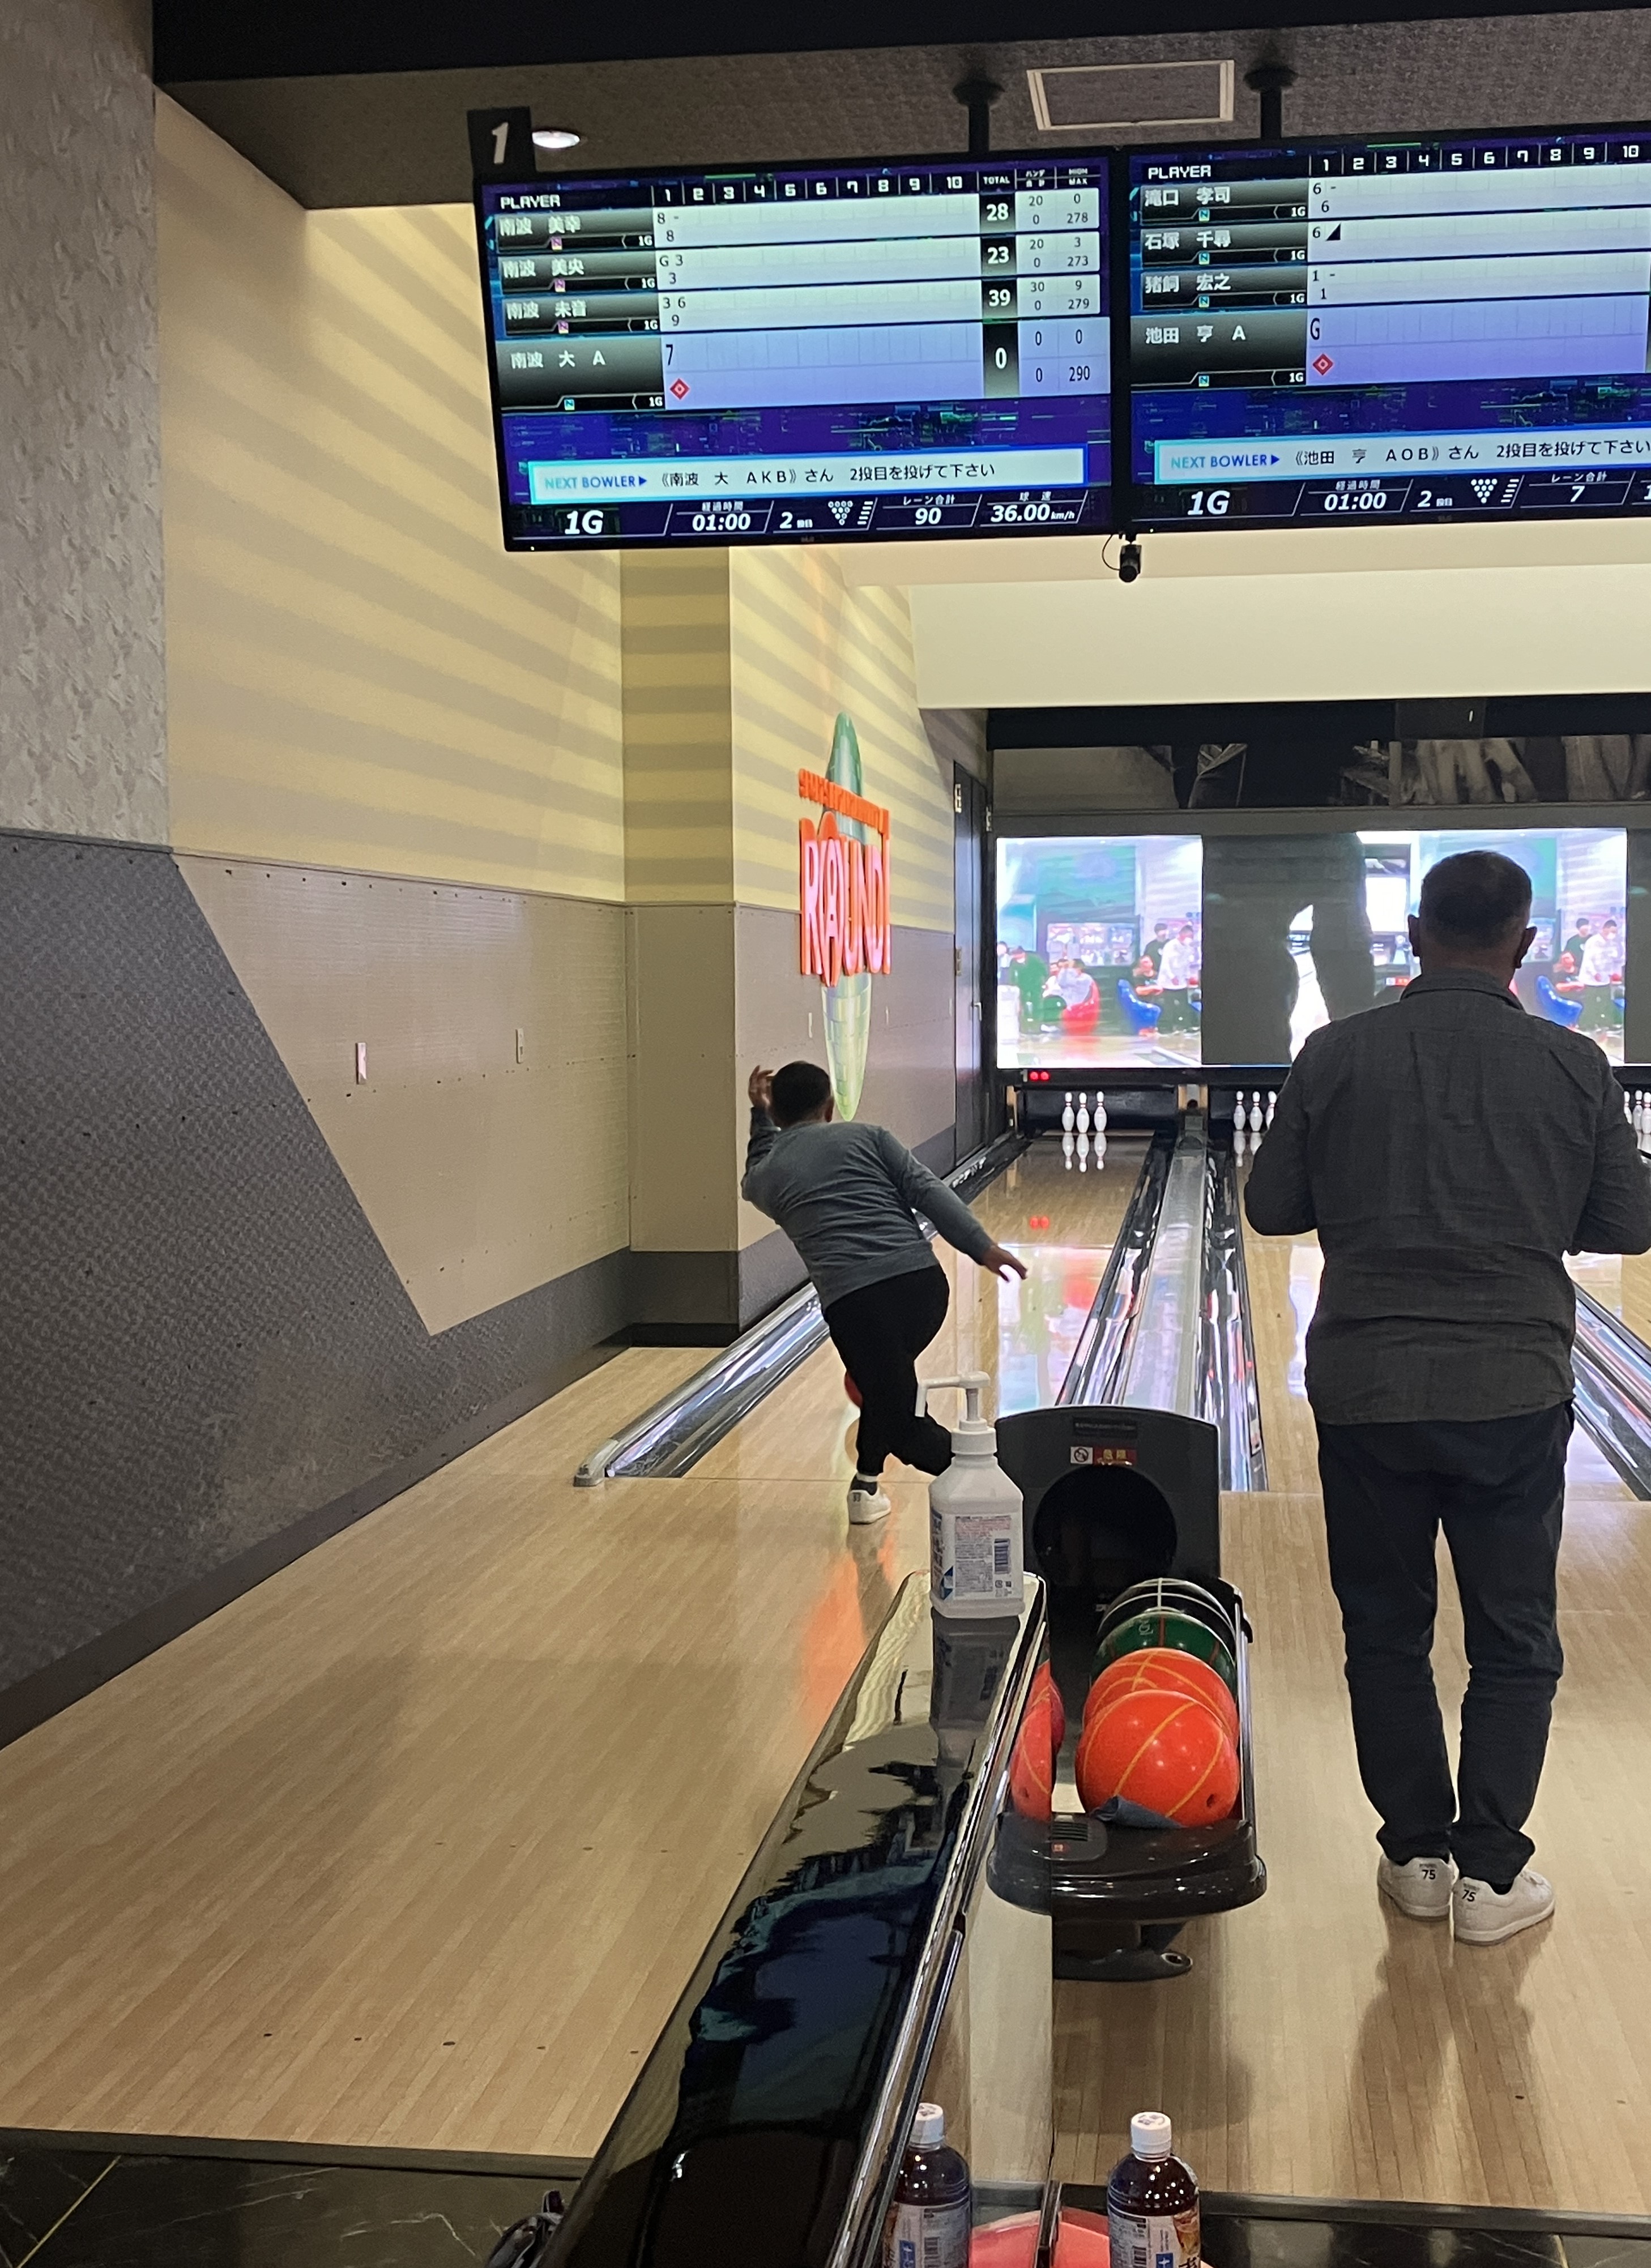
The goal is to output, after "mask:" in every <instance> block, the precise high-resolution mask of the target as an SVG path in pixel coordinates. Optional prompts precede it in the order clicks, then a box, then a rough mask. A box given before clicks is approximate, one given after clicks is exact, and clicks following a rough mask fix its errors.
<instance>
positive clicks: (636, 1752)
mask: <svg viewBox="0 0 1651 2268" xmlns="http://www.w3.org/2000/svg"><path fill="white" fill-rule="evenodd" d="M1139 1155H1140V1149H1139V1144H1132V1143H1131V1142H1128V1141H1113V1142H1111V1143H1110V1144H1109V1150H1108V1155H1107V1159H1106V1163H1105V1166H1104V1169H1103V1170H1102V1171H1100V1172H1097V1171H1096V1169H1095V1160H1094V1158H1093V1156H1092V1157H1091V1160H1090V1161H1089V1166H1088V1169H1087V1172H1084V1173H1080V1172H1079V1171H1078V1170H1077V1167H1076V1163H1075V1161H1074V1165H1073V1167H1072V1170H1071V1171H1070V1172H1069V1171H1067V1170H1066V1168H1065V1166H1064V1163H1063V1160H1062V1157H1061V1153H1060V1148H1059V1145H1058V1143H1057V1144H1052V1145H1051V1144H1044V1145H1040V1146H1039V1147H1038V1148H1037V1149H1036V1150H1035V1151H1034V1152H1031V1153H1029V1154H1028V1157H1027V1158H1026V1159H1025V1160H1022V1161H1021V1163H1020V1164H1019V1165H1018V1166H1017V1167H1013V1168H1012V1169H1011V1171H1010V1172H1009V1173H1008V1174H1007V1175H1005V1176H1003V1177H1002V1178H1001V1179H1000V1180H999V1181H998V1182H996V1183H994V1184H993V1185H992V1186H991V1188H990V1189H988V1190H986V1191H985V1192H984V1194H983V1196H982V1197H981V1199H980V1201H979V1210H980V1211H981V1213H982V1215H983V1217H984V1219H986V1220H987V1222H988V1224H989V1226H991V1230H992V1233H994V1235H996V1236H997V1237H999V1239H1000V1240H1001V1241H1003V1242H1005V1243H1006V1244H1008V1245H1011V1246H1013V1248H1015V1249H1016V1250H1017V1251H1018V1252H1020V1253H1021V1255H1022V1256H1024V1257H1025V1258H1026V1259H1027V1260H1028V1263H1029V1264H1030V1266H1031V1270H1032V1273H1031V1277H1030V1279H1029V1281H1028V1284H1027V1285H1019V1284H1018V1283H1017V1284H1015V1285H999V1284H998V1282H997V1281H996V1279H995V1278H991V1277H988V1276H984V1275H982V1274H981V1272H980V1271H979V1270H977V1269H975V1268H974V1267H973V1265H972V1264H971V1263H969V1262H967V1261H964V1262H961V1263H957V1262H955V1261H954V1256H953V1255H952V1254H951V1253H950V1252H949V1251H948V1250H947V1249H946V1248H941V1256H942V1259H943V1260H944V1261H945V1262H946V1263H948V1264H949V1265H951V1266H952V1268H953V1278H954V1283H958V1284H961V1285H962V1296H961V1299H960V1300H959V1303H958V1310H957V1312H956V1313H955V1314H954V1317H953V1319H952V1321H951V1322H948V1324H947V1329H946V1330H945V1332H944V1333H943V1334H942V1336H941V1337H940V1340H939V1341H938V1342H937V1344H936V1345H935V1346H934V1347H933V1348H932V1350H931V1352H930V1354H929V1355H928V1356H927V1357H925V1361H924V1365H923V1367H924V1369H925V1371H927V1372H929V1373H940V1372H945V1371H949V1370H953V1369H955V1368H956V1367H958V1366H960V1365H963V1364H968V1365H976V1364H978V1365H979V1366H981V1367H984V1368H986V1369H988V1370H990V1371H991V1372H992V1373H994V1375H1001V1376H1002V1377H1003V1378H1004V1379H1005V1380H1006V1381H1011V1383H1010V1386H1009V1390H1010V1392H1011V1393H1012V1394H1013V1395H1017V1396H1020V1397H1021V1398H1023V1399H1026V1398H1032V1399H1035V1398H1036V1397H1037V1396H1039V1395H1041V1394H1042V1393H1043V1390H1044V1386H1045V1383H1046V1381H1052V1382H1054V1383H1055V1384H1058V1381H1059V1377H1060V1375H1061V1373H1062V1371H1063V1369H1064V1357H1065V1349H1066V1348H1067V1346H1068V1345H1069V1344H1070V1342H1071V1340H1072V1336H1073V1334H1074V1333H1075V1331H1076V1329H1077V1328H1078V1326H1079V1324H1080V1322H1081V1319H1082V1315H1083V1313H1084V1312H1085V1310H1086V1309H1087V1306H1088V1302H1089V1300H1090V1298H1091V1297H1092V1296H1093V1292H1094V1289H1095V1283H1096V1281H1097V1280H1098V1278H1099V1275H1100V1272H1101V1270H1102V1267H1103V1266H1104V1264H1105V1262H1106V1258H1107V1256H1108V1253H1109V1250H1110V1247H1111V1244H1112V1241H1113V1237H1114V1233H1115V1231H1116V1228H1117V1222H1118V1219H1119V1218H1120V1217H1121V1215H1122V1213H1123V1211H1124V1206H1125V1205H1126V1204H1127V1202H1128V1199H1129V1196H1130V1192H1131V1189H1132V1187H1133V1185H1134V1181H1135V1176H1136V1173H1137V1170H1138V1167H1139ZM703 1361H704V1351H696V1350H694V1349H691V1348H669V1349H634V1350H632V1351H629V1352H627V1353H624V1354H622V1355H620V1356H619V1357H617V1358H616V1359H615V1360H614V1361H612V1362H610V1363H609V1364H608V1365H606V1366H604V1367H603V1368H602V1369H601V1370H599V1371H596V1372H594V1373H592V1375H591V1376H589V1377H588V1378H586V1379H584V1380H581V1381H579V1383H578V1384H577V1385H575V1386H573V1387H571V1388H568V1389H567V1390H566V1391H565V1392H564V1393H563V1394H560V1395H556V1397H555V1398H554V1399H553V1400H552V1401H550V1402H549V1403H545V1404H543V1405H542V1407H541V1408H540V1409H538V1410H534V1411H532V1412H531V1413H530V1414H529V1415H528V1416H527V1417H526V1418H522V1419H520V1420H519V1421H518V1422H517V1423H516V1424H515V1425H511V1426H508V1427H506V1428H505V1430H504V1431H503V1432H499V1433H498V1434H495V1435H494V1436H492V1437H491V1438H490V1440H487V1441H485V1442H483V1444H482V1445H481V1446H480V1447H478V1448H476V1449H474V1450H472V1451H471V1452H470V1453H469V1454H468V1455H467V1456H464V1457H462V1458H460V1459H458V1460H457V1461H456V1462H454V1463H453V1464H452V1465H450V1466H448V1467H447V1468H446V1469H444V1470H442V1471H440V1472H438V1473H436V1474H433V1475H432V1476H431V1477H430V1478H429V1479H427V1480H425V1481H423V1482H421V1483H419V1484H417V1486H416V1487H415V1488H412V1489H410V1490H409V1491H407V1492H406V1493H405V1494H403V1495H402V1496H400V1497H397V1498H396V1499H394V1501H393V1502H391V1503H389V1504H387V1505H386V1506H383V1507H382V1509H381V1510H380V1511H378V1512H376V1513H372V1514H371V1515H370V1516H369V1517H368V1518H366V1519H365V1520H363V1521H360V1522H358V1523H357V1525H356V1526H355V1527H353V1528H348V1529H346V1530H345V1531H344V1532H343V1534H342V1535H337V1536H335V1537H334V1538H333V1539H332V1540H331V1541H330V1542H329V1543H325V1544H323V1545H321V1547H320V1548H319V1549H318V1550H314V1551H313V1552H311V1553H309V1554H308V1555H307V1556H306V1557H304V1558H302V1559H300V1560H299V1561H297V1562H296V1563H295V1564H294V1565H291V1567H288V1568H286V1569H284V1570H283V1571H282V1572H280V1573H279V1574H277V1575H276V1576H273V1577H271V1578H270V1579H269V1581H267V1582H265V1583H263V1584H261V1585H260V1586H259V1587H257V1588H256V1589H255V1590H253V1591H250V1592H248V1593H247V1594H246V1595H245V1596H244V1597H242V1598H240V1599H239V1600H237V1601H235V1602H234V1603H233V1604H232V1605H231V1606H229V1607H227V1608H225V1609H224V1610H223V1611H222V1612H221V1613H219V1614H217V1615H216V1616H212V1617H211V1618H210V1619H209V1620H208V1621H206V1622H203V1623H202V1624H199V1625H198V1626H197V1627H196V1628H195V1630H193V1631H189V1632H188V1634H187V1635H186V1636H185V1637H183V1638H180V1639H178V1640H176V1641H175V1642H174V1643H173V1644H172V1645H171V1646H166V1647H164V1648H163V1649H162V1650H161V1651H160V1652H159V1653H155V1654H153V1655H151V1656H150V1657H149V1659H148V1660H147V1661H144V1662H142V1663H140V1664H138V1666H137V1667H136V1668H134V1669H132V1670H129V1671H128V1672H127V1673H126V1675H124V1676H122V1677H120V1678H117V1679H116V1680H114V1682H113V1683H110V1684H109V1685H107V1686H106V1687H104V1688H102V1689H101V1690H100V1691H98V1692H96V1693H94V1694H92V1695H91V1696H90V1697H88V1698H87V1699H85V1701H83V1702H81V1703H79V1704H78V1705H77V1706H76V1707H75V1708H74V1709H72V1710H70V1711H68V1712H65V1713H64V1714H63V1715H62V1716H60V1717H58V1718H56V1719H54V1720H53V1721H52V1722H51V1723H50V1724H48V1725H46V1726H44V1727H41V1729H40V1730H39V1731H37V1732H35V1733H33V1734H29V1735H28V1736H27V1737H26V1738H25V1739H23V1740H21V1741H18V1742H15V1743H14V1744H13V1745H12V1746H11V1748H9V1749H5V1750H4V1751H0V1811H3V1812H4V1816H5V1818H6V1821H7V1830H8V1832H7V1836H6V1837H5V1838H4V1845H0V2127H4V2126H8V2125H9V2126H14V2127H37V2128H51V2129H55V2130H58V2131H69V2132H84V2133H100V2134H107V2133H110V2132H122V2133H128V2134H148V2135H168V2134H170V2135H203V2136H214V2135H217V2136H227V2137H232V2138H239V2139H247V2140H253V2141H257V2140H261V2139H269V2140H271V2141H299V2142H310V2141H314V2142H319V2143H326V2144H328V2145H330V2146H342V2147H363V2148H372V2149H382V2148H385V2147H393V2148H401V2147H405V2148H412V2149H426V2150H439V2149H456V2150H473V2151H520V2152H531V2153H534V2154H542V2155H552V2156H554V2155H558V2154H566V2155H570V2156H574V2157H579V2156H582V2155H585V2154H588V2153H589V2152H590V2151H592V2150H593V2149H594V2147H596V2145H597V2143H598V2142H599V2141H600V2140H601V2137H602V2135H603V2133H604V2132H606V2130H607V2128H608V2124H610V2123H611V2121H612V2119H613V2117H614V2115H615V2112H616V2111H617V2110H618V2108H619V2105H620V2103H621V2102H623V2098H624V2096H625V2094H626V2092H627V2091H628V2089H629V2088H630V2083H631V2080H632V2078H633V2077H634V2075H635V2073H636V2071H637V2068H638V2061H639V2059H640V2058H642V2057H643V2056H645V2054H646V2053H647V2051H648V2049H649V2047H650V2046H651V2045H652V2042H653V2040H654V2038H655V2037H656V2036H657V2035H658V2032H659V2029H660V2026H661V2025H662V2024H663V2022H664V2021H665V2019H666V2017H667V2014H669V2011H670V2008H671V2006H672V2004H673V2002H674V1999H675V1997H676V1994H677V1993H678V1992H679V1991H680V1990H681V1988H682V1982H683V1980H684V1978H685V1977H687V1975H688V1974H689V1970H690V1969H691V1967H692V1965H693V1963H694V1962H695V1961H696V1960H697V1957H698V1955H699V1954H700V1952H701V1950H702V1948H703V1947H704V1943H705V1940H706V1939H707V1938H708V1936H709V1935H710V1933H711V1929H712V1927H713V1926H714V1925H715V1923H716V1920H717V1918H718V1916H719V1914H720V1913H721V1911H723V1909H724V1907H725V1905H726V1901H727V1899H728V1897H729V1896H731V1895H732V1893H733V1889H734V1887H735V1886H736V1884H737V1883H738V1881H739V1880H740V1877H741V1874H742V1872H743V1870H744V1868H745V1867H746V1866H747V1864H748V1861H749V1859H750V1856H751V1852H752V1851H753V1850H754V1849H755V1845H756V1844H757V1841H758V1839H759V1838H760V1837H761V1836H762V1834H763V1831H764V1830H765V1829H766V1827H767V1826H768V1824H769V1822H770V1819H771V1818H772V1816H773V1815H774V1812H775V1810H776V1808H777V1807H778V1804H779V1802H780V1800H781V1798H782V1797H783V1795H784V1794H785V1789H786V1788H787V1786H789V1785H790V1783H791V1780H792V1778H793V1776H794V1774H795V1773H796V1771H797V1770H798V1768H799V1766H800V1764H801V1763H802V1760H803V1758H804V1756H806V1755H807V1751H808V1749H809V1746H810V1744H811V1743H812V1742H813V1741H814V1737H815V1735H816V1734H817V1733H818V1732H819V1729H820V1727H821V1726H822V1723H823V1722H824V1721H825V1719H826V1717H827V1716H828V1714H829V1712H830V1710H831V1708H832V1707H833V1706H834V1705H835V1704H836V1702H837V1698H838V1696H839V1695H840V1694H841V1692H842V1690H843V1688H844V1684H845V1683H846V1682H847V1680H848V1678H849V1676H850V1675H851V1673H852V1671H853V1669H854V1667H855V1665H856V1663H857V1662H858V1661H859V1657H860V1654H861V1653H862V1651H863V1650H864V1648H865V1646H866V1643H867V1640H868V1638H870V1636H871V1635H872V1633H873V1631H875V1630H876V1629H877V1627H878V1626H879V1624H881V1620H882V1618H883V1616H884V1615H885V1614H886V1612H887V1610H888V1606H889V1604H890V1602H891V1601H892V1598H893V1596H894V1593H895V1590H896V1587H898V1585H899V1583H900V1581H901V1580H902V1579H903V1577H904V1576H905V1575H906V1574H907V1573H909V1572H910V1571H911V1570H913V1569H914V1568H918V1567H920V1566H922V1565H925V1564H926V1560H927V1550H928V1543H927V1526H926V1512H925V1487H926V1484H925V1481H924V1479H923V1476H921V1475H920V1474H914V1473H909V1472H907V1471H905V1470H904V1469H898V1471H897V1472H896V1473H895V1475H894V1476H893V1477H892V1479H891V1484H890V1493H891V1495H892V1496H893V1498H894V1499H895V1510H894V1513H893V1516H892V1517H891V1518H890V1519H889V1520H888V1521H885V1522H883V1523H881V1525H880V1526H879V1527H878V1528H870V1529H864V1530H861V1529H850V1528H847V1527H846V1524H845V1522H844V1484H845V1481H846V1477H847V1475H848V1472H849V1469H850V1465H851V1439H852V1435H851V1425H852V1416H853V1413H852V1411H851V1409H850V1407H849V1404H848V1403H847V1400H846V1398H845V1396H844V1392H843V1373H842V1366H841V1365H840V1363H838V1362H837V1360H836V1359H835V1357H834V1356H833V1355H832V1353H831V1352H830V1351H829V1349H826V1350H823V1351H822V1352H820V1353H818V1354H816V1355H815V1356H814V1357H813V1358H812V1359H810V1361H809V1362H808V1363H807V1364H806V1365H805V1366H802V1368H800V1370H799V1371H798V1372H797V1373H795V1375H794V1376H793V1377H792V1379H790V1380H788V1381H785V1385H784V1386H783V1387H782V1388H780V1389H779V1390H778V1392H777V1393H776V1394H775V1395H773V1396H771V1397H770V1400H769V1401H768V1402H767V1403H764V1404H763V1407H762V1408H761V1409H760V1410H758V1412H757V1413H756V1414H755V1417H754V1418H751V1419H749V1420H748V1421H747V1423H746V1424H745V1425H741V1427H739V1428H738V1429H737V1430H736V1432H734V1433H733V1435H731V1436H730V1437H729V1440H727V1441H726V1442H725V1443H723V1444H722V1445H721V1446H720V1447H719V1449H718V1450H716V1451H715V1452H713V1454H711V1456H710V1457H707V1458H706V1459H704V1461H703V1462H701V1463H700V1464H699V1465H698V1466H697V1468H696V1469H694V1470H693V1471H692V1472H691V1473H690V1474H689V1476H687V1477H686V1478H684V1479H682V1480H680V1481H653V1480H644V1481H622V1482H610V1483H608V1484H607V1486H606V1487H605V1488H604V1489H602V1490H601V1491H582V1490H575V1489H574V1488H572V1487H571V1485H570V1478H571V1474H572V1471H573V1469H574V1467H575V1466H576V1464H577V1463H578V1462H579V1459H580V1458H581V1457H582V1456H583V1455H585V1454H586V1452H587V1451H588V1450H589V1449H590V1448H591V1447H592V1445H593V1443H594V1442H597V1441H600V1440H601V1439H602V1438H603V1435H604V1433H611V1432H613V1431H615V1428H616V1427H617V1426H618V1425H621V1424H623V1422H624V1421H625V1419H627V1418H630V1417H631V1416H633V1415H635V1414H636V1413H637V1412H638V1410H642V1409H645V1407H647V1406H648V1404H649V1403H652V1401H654V1400H655V1399H656V1398H657V1397H658V1396H659V1395H661V1394H663V1393H665V1392H667V1390H668V1389H669V1388H671V1387H672V1386H673V1385H674V1384H675V1383H676V1382H677V1381H680V1380H681V1379H682V1378H684V1377H686V1376H687V1375H688V1374H689V1373H691V1372H692V1371H694V1370H695V1369H697V1367H698V1366H699V1365H700V1364H701V1363H702V1362H703Z"/></svg>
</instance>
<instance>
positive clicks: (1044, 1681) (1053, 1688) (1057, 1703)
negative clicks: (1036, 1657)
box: [1026, 1661, 1066, 1750]
mask: <svg viewBox="0 0 1651 2268" xmlns="http://www.w3.org/2000/svg"><path fill="white" fill-rule="evenodd" d="M1040 1693H1047V1694H1048V1695H1049V1697H1050V1702H1051V1703H1052V1705H1053V1707H1054V1712H1055V1746H1056V1749H1057V1750H1058V1749H1059V1747H1060V1744H1061V1742H1063V1741H1064V1740H1065V1737H1066V1705H1065V1702H1064V1701H1063V1700H1062V1699H1061V1697H1060V1688H1059V1686H1058V1685H1057V1684H1056V1683H1055V1677H1054V1673H1053V1671H1052V1670H1051V1669H1050V1666H1049V1664H1048V1662H1046V1661H1040V1662H1039V1664H1038V1666H1037V1669H1036V1673H1035V1674H1034V1676H1033V1679H1032V1690H1031V1691H1030V1692H1029V1693H1028V1695H1027V1697H1026V1698H1027V1706H1028V1708H1029V1707H1030V1706H1031V1705H1032V1703H1033V1702H1034V1701H1036V1698H1037V1697H1038V1695H1039V1694H1040Z"/></svg>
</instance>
